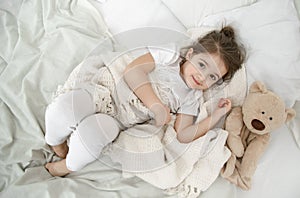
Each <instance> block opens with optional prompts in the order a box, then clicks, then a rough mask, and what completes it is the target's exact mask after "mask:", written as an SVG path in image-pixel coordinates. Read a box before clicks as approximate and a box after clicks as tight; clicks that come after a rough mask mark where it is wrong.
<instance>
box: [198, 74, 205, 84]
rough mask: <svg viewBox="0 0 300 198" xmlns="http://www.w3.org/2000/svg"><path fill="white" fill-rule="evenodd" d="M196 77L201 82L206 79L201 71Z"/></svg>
mask: <svg viewBox="0 0 300 198" xmlns="http://www.w3.org/2000/svg"><path fill="white" fill-rule="evenodd" d="M196 78H197V80H198V81H200V82H203V81H205V76H204V75H203V74H202V73H199V74H198V75H196Z"/></svg>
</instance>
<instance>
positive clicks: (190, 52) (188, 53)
mask: <svg viewBox="0 0 300 198" xmlns="http://www.w3.org/2000/svg"><path fill="white" fill-rule="evenodd" d="M193 52H194V49H193V48H190V49H189V50H188V51H187V53H186V55H185V58H186V60H190V59H191V57H192V54H193Z"/></svg>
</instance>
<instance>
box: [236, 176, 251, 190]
mask: <svg viewBox="0 0 300 198" xmlns="http://www.w3.org/2000/svg"><path fill="white" fill-rule="evenodd" d="M238 186H239V187H240V188H241V189H242V190H250V188H251V178H249V177H243V176H241V178H240V181H239V183H238Z"/></svg>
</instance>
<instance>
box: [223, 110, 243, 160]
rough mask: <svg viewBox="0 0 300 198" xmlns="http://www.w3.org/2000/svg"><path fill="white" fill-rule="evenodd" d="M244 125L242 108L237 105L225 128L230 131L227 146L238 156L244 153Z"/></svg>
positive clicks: (228, 117) (227, 119)
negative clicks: (242, 136)
mask: <svg viewBox="0 0 300 198" xmlns="http://www.w3.org/2000/svg"><path fill="white" fill-rule="evenodd" d="M243 126H244V122H243V115H242V108H241V107H235V108H233V109H232V110H231V112H230V114H229V115H228V116H227V118H226V122H225V130H226V131H228V138H227V146H228V147H229V148H230V150H231V152H232V153H234V154H235V155H236V156H237V157H242V156H243V154H244V146H243V143H242V140H241V136H240V135H241V131H242V128H243Z"/></svg>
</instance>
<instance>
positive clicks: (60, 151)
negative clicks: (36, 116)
mask: <svg viewBox="0 0 300 198" xmlns="http://www.w3.org/2000/svg"><path fill="white" fill-rule="evenodd" d="M51 148H52V149H53V151H54V152H55V154H56V155H57V156H58V157H60V158H63V159H65V158H66V156H67V154H68V151H69V147H68V145H67V142H64V143H62V144H59V145H57V146H51Z"/></svg>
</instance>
